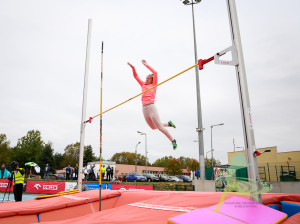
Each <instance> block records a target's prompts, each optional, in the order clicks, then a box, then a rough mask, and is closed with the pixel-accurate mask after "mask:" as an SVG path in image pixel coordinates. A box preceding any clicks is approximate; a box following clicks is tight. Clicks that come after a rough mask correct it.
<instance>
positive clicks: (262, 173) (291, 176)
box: [258, 161, 300, 181]
mask: <svg viewBox="0 0 300 224" xmlns="http://www.w3.org/2000/svg"><path fill="white" fill-rule="evenodd" d="M258 171H259V177H260V179H261V180H262V181H300V161H296V162H289V161H286V162H280V163H263V164H261V163H260V164H259V166H258Z"/></svg>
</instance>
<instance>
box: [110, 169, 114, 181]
mask: <svg viewBox="0 0 300 224" xmlns="http://www.w3.org/2000/svg"><path fill="white" fill-rule="evenodd" d="M110 178H111V179H112V180H113V178H114V168H113V167H112V168H111V171H110Z"/></svg>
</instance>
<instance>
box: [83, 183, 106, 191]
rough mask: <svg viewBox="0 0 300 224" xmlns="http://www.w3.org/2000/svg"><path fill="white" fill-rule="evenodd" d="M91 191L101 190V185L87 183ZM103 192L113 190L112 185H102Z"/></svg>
mask: <svg viewBox="0 0 300 224" xmlns="http://www.w3.org/2000/svg"><path fill="white" fill-rule="evenodd" d="M84 185H86V186H87V187H88V189H89V190H99V184H89V183H85V184H84ZM101 189H102V190H111V184H101Z"/></svg>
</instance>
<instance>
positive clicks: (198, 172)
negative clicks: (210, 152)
mask: <svg viewBox="0 0 300 224" xmlns="http://www.w3.org/2000/svg"><path fill="white" fill-rule="evenodd" d="M196 177H197V180H198V179H199V177H200V170H199V167H197V170H196Z"/></svg>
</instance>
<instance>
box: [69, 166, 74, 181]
mask: <svg viewBox="0 0 300 224" xmlns="http://www.w3.org/2000/svg"><path fill="white" fill-rule="evenodd" d="M70 175H71V180H73V175H74V169H73V168H71V173H70Z"/></svg>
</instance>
